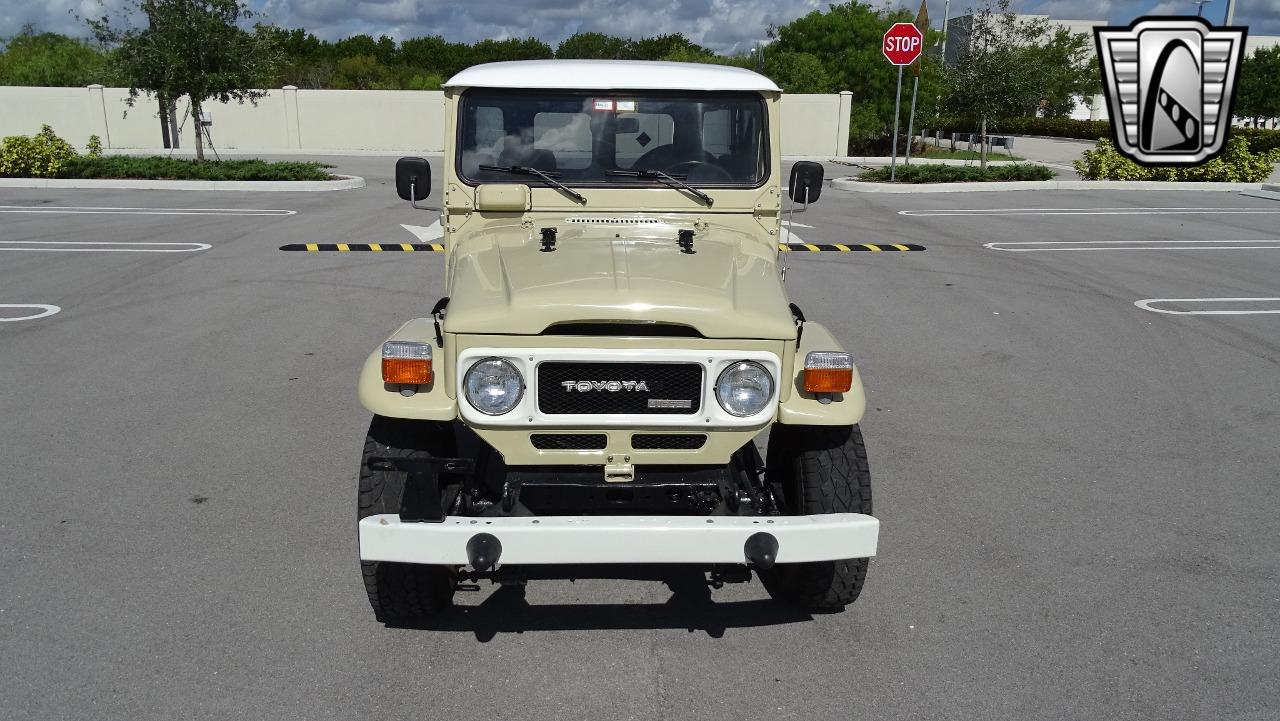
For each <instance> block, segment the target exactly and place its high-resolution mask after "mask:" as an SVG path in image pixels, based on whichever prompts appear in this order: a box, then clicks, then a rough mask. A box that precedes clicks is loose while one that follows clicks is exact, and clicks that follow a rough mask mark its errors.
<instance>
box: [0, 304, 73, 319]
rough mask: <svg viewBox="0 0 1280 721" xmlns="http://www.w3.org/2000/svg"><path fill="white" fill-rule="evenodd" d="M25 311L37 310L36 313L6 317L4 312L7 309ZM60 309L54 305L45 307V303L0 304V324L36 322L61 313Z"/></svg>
mask: <svg viewBox="0 0 1280 721" xmlns="http://www.w3.org/2000/svg"><path fill="white" fill-rule="evenodd" d="M19 308H21V309H27V310H38V311H39V312H38V313H32V314H29V315H19V316H6V315H5V314H4V312H3V311H4V310H8V309H19ZM61 310H62V309H61V308H59V307H58V306H56V305H47V304H45V303H0V323H15V322H17V321H20V320H38V319H40V318H48V317H49V316H51V315H53V314H54V313H57V312H59V311H61Z"/></svg>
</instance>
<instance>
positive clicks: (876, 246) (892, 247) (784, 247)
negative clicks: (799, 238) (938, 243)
mask: <svg viewBox="0 0 1280 721" xmlns="http://www.w3.org/2000/svg"><path fill="white" fill-rule="evenodd" d="M778 250H779V251H781V252H783V253H796V252H798V253H854V252H857V251H860V250H862V251H869V252H872V253H879V252H882V251H897V252H908V251H914V250H924V246H923V245H916V244H915V243H847V244H846V243H778Z"/></svg>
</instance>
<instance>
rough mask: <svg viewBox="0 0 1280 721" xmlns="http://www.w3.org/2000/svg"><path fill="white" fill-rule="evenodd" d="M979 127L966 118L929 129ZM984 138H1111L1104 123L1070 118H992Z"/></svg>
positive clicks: (943, 121)
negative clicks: (986, 135) (1015, 136)
mask: <svg viewBox="0 0 1280 721" xmlns="http://www.w3.org/2000/svg"><path fill="white" fill-rule="evenodd" d="M981 127H982V123H981V122H979V121H978V120H972V119H969V118H956V117H943V118H938V119H937V120H936V121H935V122H934V123H933V124H932V125H930V126H929V129H930V130H945V131H948V132H953V133H974V132H977V131H978V129H979V128H981ZM987 134H988V135H1048V136H1050V137H1054V138H1076V139H1079V140H1097V139H1099V138H1109V137H1111V123H1110V121H1107V120H1072V119H1071V118H1034V117H1022V118H995V119H991V120H988V121H987Z"/></svg>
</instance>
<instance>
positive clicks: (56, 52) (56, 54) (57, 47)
mask: <svg viewBox="0 0 1280 721" xmlns="http://www.w3.org/2000/svg"><path fill="white" fill-rule="evenodd" d="M108 77H109V76H108V68H107V59H106V53H104V52H103V51H102V50H101V49H99V48H97V47H94V46H93V45H91V44H90V43H87V42H85V41H84V40H77V39H74V38H69V37H67V36H65V35H59V34H57V33H39V34H37V33H36V32H35V29H34V28H32V27H31V26H30V25H27V26H26V27H24V28H22V32H21V33H19V34H18V35H17V36H16V37H12V38H9V39H8V40H6V41H5V42H4V50H3V51H2V52H0V85H39V86H44V87H76V86H84V85H88V84H90V83H103V82H105V81H106V80H108Z"/></svg>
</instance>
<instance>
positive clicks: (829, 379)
mask: <svg viewBox="0 0 1280 721" xmlns="http://www.w3.org/2000/svg"><path fill="white" fill-rule="evenodd" d="M852 387H853V359H852V358H851V357H850V356H849V354H848V353H839V352H836V351H817V350H816V351H811V352H810V353H809V354H808V355H806V356H805V359H804V389H805V391H806V392H808V393H845V392H847V391H848V390H849V389H850V388H852Z"/></svg>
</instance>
